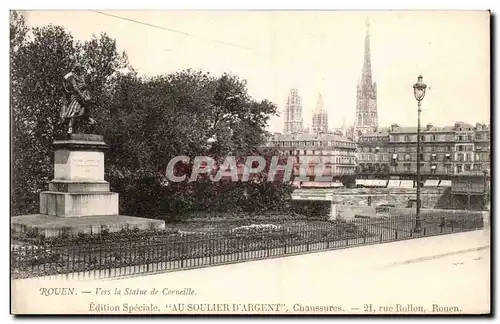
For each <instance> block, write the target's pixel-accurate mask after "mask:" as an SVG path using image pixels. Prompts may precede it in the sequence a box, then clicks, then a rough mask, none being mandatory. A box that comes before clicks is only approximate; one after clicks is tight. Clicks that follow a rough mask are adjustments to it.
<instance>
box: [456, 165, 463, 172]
mask: <svg viewBox="0 0 500 324" xmlns="http://www.w3.org/2000/svg"><path fill="white" fill-rule="evenodd" d="M461 172H462V165H461V164H457V173H461Z"/></svg>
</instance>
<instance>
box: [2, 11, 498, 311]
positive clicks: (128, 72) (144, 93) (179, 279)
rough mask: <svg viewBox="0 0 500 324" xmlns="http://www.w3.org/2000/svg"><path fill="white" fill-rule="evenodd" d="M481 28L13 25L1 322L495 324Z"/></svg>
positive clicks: (238, 14) (177, 19)
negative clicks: (217, 318) (382, 320)
mask: <svg viewBox="0 0 500 324" xmlns="http://www.w3.org/2000/svg"><path fill="white" fill-rule="evenodd" d="M490 46H491V45H490V12H489V11H487V10H484V11H479V10H478V11H333V10H330V11H329V10H323V11H320V10H317V11H313V10H309V11H264V10H261V11H259V10H253V11H188V10H184V11H179V10H177V11H174V10H170V11H167V10H151V11H145V10H141V11H103V10H75V11H47V10H11V11H10V90H11V98H10V103H11V104H10V110H11V116H12V128H11V129H12V133H11V144H12V164H11V170H12V172H11V183H12V186H11V217H10V276H11V313H12V314H15V315H23V314H86V315H102V314H129V315H135V314H150V315H172V314H189V315H194V314H204V315H230V314H246V315H251V314H260V315H325V314H329V315H346V314H356V315H381V314H386V315H387V314H392V315H408V314H420V315H443V314H445V315H446V314H447V315H452V314H453V315H457V314H458V315H462V314H484V315H487V314H490V313H491V299H490V291H491V287H490V285H491V279H490V275H491V273H490V262H491V261H490V256H491V251H490V221H489V220H490V210H491V200H492V199H491V190H490V187H491V185H490V184H491V168H492V167H491V153H490V152H491V134H492V129H491V124H490V109H491V108H490V86H491V85H490V73H491V72H490Z"/></svg>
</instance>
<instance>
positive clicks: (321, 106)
mask: <svg viewBox="0 0 500 324" xmlns="http://www.w3.org/2000/svg"><path fill="white" fill-rule="evenodd" d="M323 111H325V106H324V104H323V96H322V95H321V93H319V94H318V103H317V104H316V110H315V111H314V112H323Z"/></svg>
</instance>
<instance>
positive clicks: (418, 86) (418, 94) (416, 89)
mask: <svg viewBox="0 0 500 324" xmlns="http://www.w3.org/2000/svg"><path fill="white" fill-rule="evenodd" d="M422 79H423V77H422V75H419V76H418V80H417V83H415V84H414V85H413V94H414V95H415V99H417V112H418V124H417V215H416V220H415V229H414V232H417V233H418V232H420V231H421V230H422V223H421V220H420V113H421V112H422V104H421V102H422V100H423V99H424V97H425V89H426V88H427V85H426V84H425V83H424V81H422Z"/></svg>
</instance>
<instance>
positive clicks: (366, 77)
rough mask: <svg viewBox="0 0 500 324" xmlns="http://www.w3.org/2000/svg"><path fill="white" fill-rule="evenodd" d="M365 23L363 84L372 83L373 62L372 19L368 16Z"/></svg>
mask: <svg viewBox="0 0 500 324" xmlns="http://www.w3.org/2000/svg"><path fill="white" fill-rule="evenodd" d="M365 25H366V36H365V56H364V60H363V74H362V76H361V84H362V85H363V86H365V85H371V84H372V62H371V58H370V20H369V19H368V17H367V18H366V21H365Z"/></svg>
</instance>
